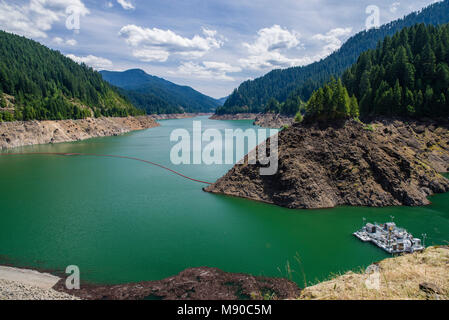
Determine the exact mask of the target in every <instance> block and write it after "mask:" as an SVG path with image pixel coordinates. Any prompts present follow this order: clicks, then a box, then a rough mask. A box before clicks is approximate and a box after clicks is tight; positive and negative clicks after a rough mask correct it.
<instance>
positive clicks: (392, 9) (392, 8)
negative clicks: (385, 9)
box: [390, 2, 401, 13]
mask: <svg viewBox="0 0 449 320" xmlns="http://www.w3.org/2000/svg"><path fill="white" fill-rule="evenodd" d="M400 5H401V3H400V2H394V3H392V4H391V6H390V12H391V13H396V11H398V7H399V6H400Z"/></svg>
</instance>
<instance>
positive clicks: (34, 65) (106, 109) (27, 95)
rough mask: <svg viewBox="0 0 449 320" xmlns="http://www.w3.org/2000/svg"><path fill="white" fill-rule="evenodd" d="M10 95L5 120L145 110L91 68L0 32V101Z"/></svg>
mask: <svg viewBox="0 0 449 320" xmlns="http://www.w3.org/2000/svg"><path fill="white" fill-rule="evenodd" d="M4 93H5V94H8V95H11V96H13V97H14V112H11V111H9V110H6V111H5V110H4V108H2V111H0V113H1V118H0V120H3V121H10V120H33V119H38V120H60V119H80V118H86V117H89V116H97V117H99V116H128V115H138V114H143V112H142V111H141V110H138V109H136V108H135V107H134V106H133V105H132V104H131V103H130V102H129V101H128V100H127V99H126V98H124V97H123V96H122V95H121V94H120V93H119V92H118V91H117V90H116V89H115V88H113V87H111V86H110V85H109V84H108V83H106V82H105V81H103V79H102V77H101V75H100V74H99V73H97V72H95V71H94V70H93V69H92V68H89V67H88V66H86V65H84V64H82V65H79V64H77V63H76V62H74V61H72V60H71V59H69V58H67V57H65V56H64V55H62V54H61V53H59V52H58V51H54V50H50V49H49V48H47V47H45V46H43V45H41V44H39V43H37V42H35V41H33V40H29V39H26V38H24V37H21V36H17V35H14V34H10V33H7V32H3V31H0V97H1V98H2V99H0V103H1V104H2V105H4V104H5V101H4ZM0 108H1V107H0Z"/></svg>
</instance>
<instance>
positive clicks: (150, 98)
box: [100, 69, 220, 114]
mask: <svg viewBox="0 0 449 320" xmlns="http://www.w3.org/2000/svg"><path fill="white" fill-rule="evenodd" d="M100 73H101V74H102V76H103V79H104V80H106V81H108V82H109V83H111V84H112V85H114V86H117V87H119V88H121V92H122V93H123V94H124V95H125V96H127V97H128V98H129V99H130V100H131V101H132V102H133V103H134V105H135V106H137V107H138V108H140V109H143V110H145V111H146V112H147V113H149V114H153V113H182V112H213V111H214V110H215V109H216V108H217V107H219V106H220V103H219V102H218V101H217V100H215V99H213V98H211V97H208V96H205V95H203V94H201V93H199V92H198V91H195V90H194V89H192V88H191V87H187V86H179V85H177V84H174V83H172V82H170V81H167V80H164V79H162V78H158V77H155V76H152V75H149V74H147V73H145V72H144V71H143V70H140V69H132V70H127V71H124V72H112V71H101V72H100Z"/></svg>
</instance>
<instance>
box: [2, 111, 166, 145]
mask: <svg viewBox="0 0 449 320" xmlns="http://www.w3.org/2000/svg"><path fill="white" fill-rule="evenodd" d="M157 126H159V124H158V123H157V122H156V121H155V119H154V118H153V117H150V116H141V117H127V118H89V119H82V120H59V121H25V122H19V121H16V122H0V149H9V148H15V147H22V146H29V145H35V144H47V143H60V142H71V141H79V140H85V139H90V138H96V137H105V136H117V135H120V134H124V133H127V132H130V131H135V130H143V129H148V128H153V127H157Z"/></svg>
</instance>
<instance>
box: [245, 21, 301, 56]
mask: <svg viewBox="0 0 449 320" xmlns="http://www.w3.org/2000/svg"><path fill="white" fill-rule="evenodd" d="M257 34H258V37H257V39H256V41H255V42H254V43H253V44H248V43H244V44H243V45H244V46H245V47H246V48H248V51H249V53H251V54H264V53H266V52H269V51H278V50H281V49H290V48H294V47H297V46H298V45H299V38H300V34H299V33H297V32H295V31H292V32H290V31H289V30H287V29H282V27H281V26H279V25H277V24H275V25H274V26H272V27H271V28H264V29H261V30H259V32H257Z"/></svg>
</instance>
